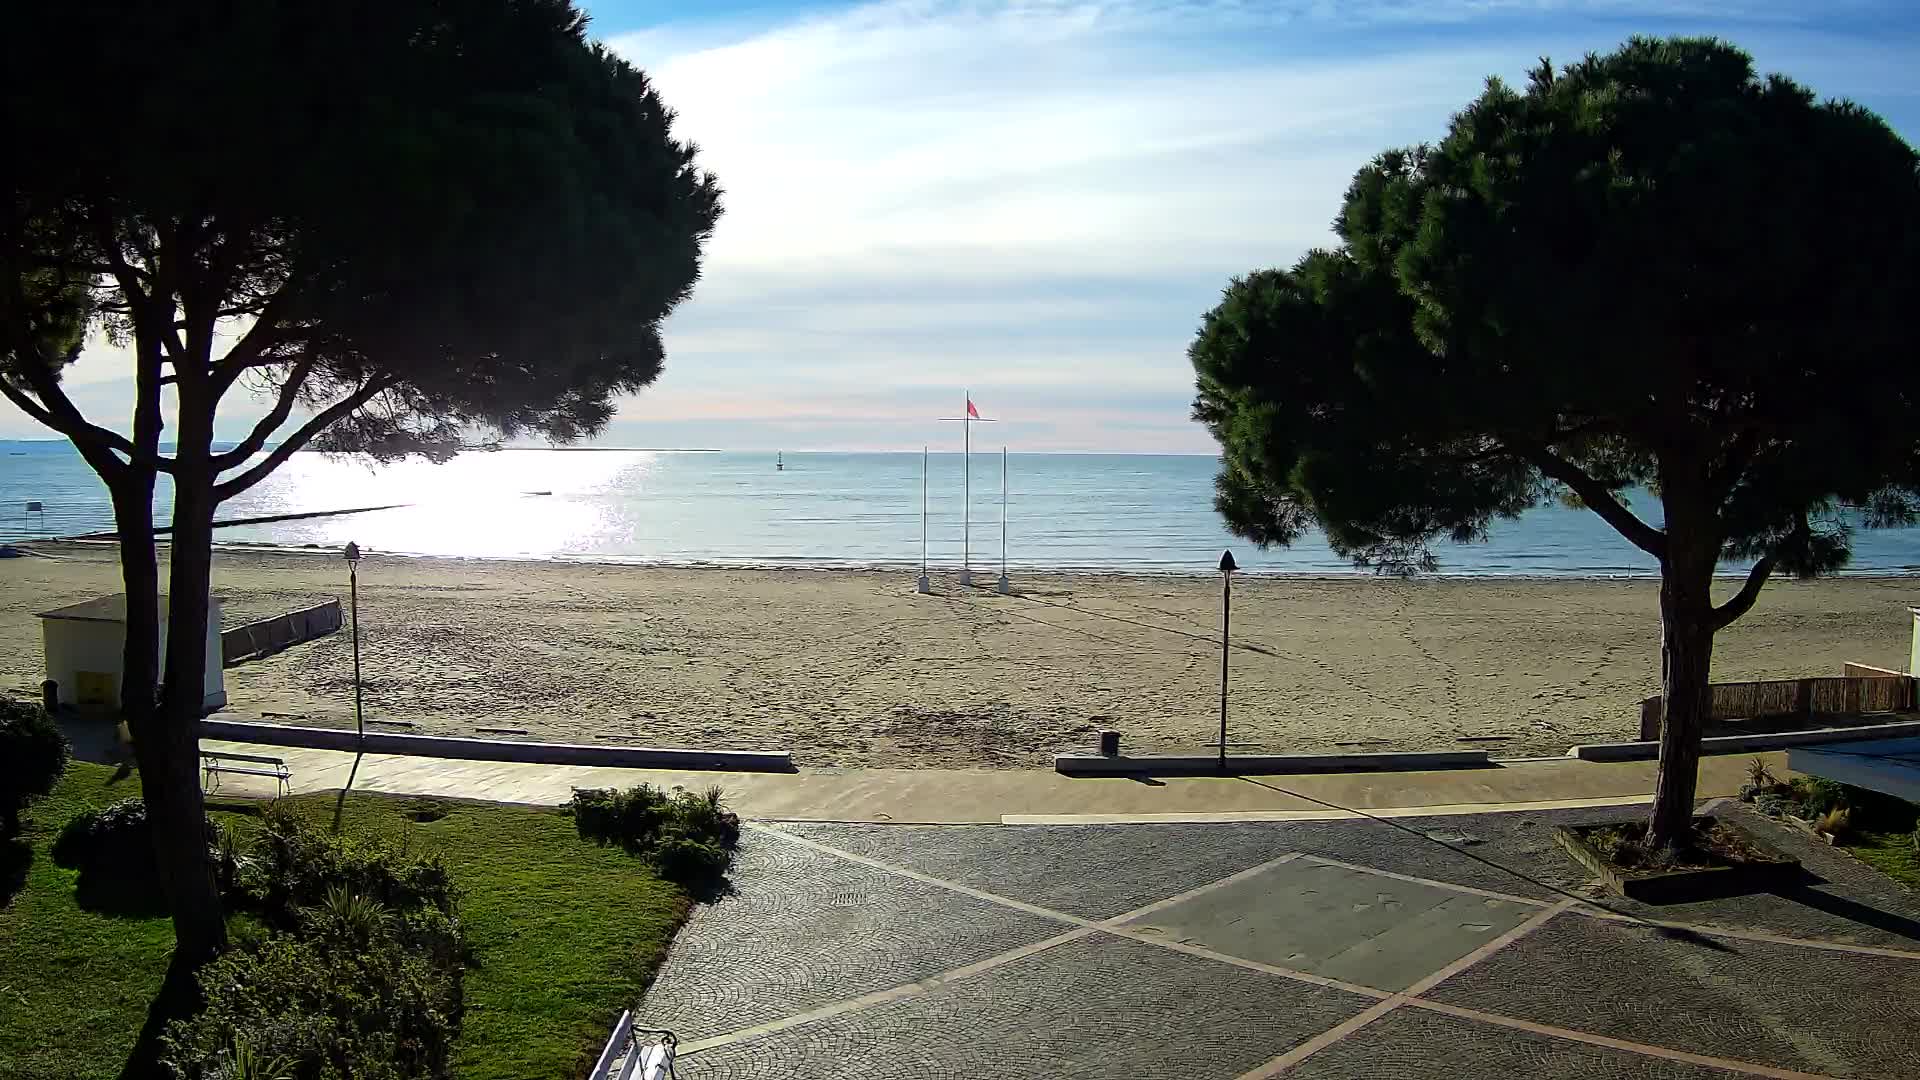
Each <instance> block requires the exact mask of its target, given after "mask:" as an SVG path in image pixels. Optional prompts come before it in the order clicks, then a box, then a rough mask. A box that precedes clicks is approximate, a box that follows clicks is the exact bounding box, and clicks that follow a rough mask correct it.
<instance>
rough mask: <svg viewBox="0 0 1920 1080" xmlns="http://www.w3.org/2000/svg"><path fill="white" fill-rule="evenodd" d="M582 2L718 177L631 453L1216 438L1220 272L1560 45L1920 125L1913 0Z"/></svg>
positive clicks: (1312, 240)
mask: <svg viewBox="0 0 1920 1080" xmlns="http://www.w3.org/2000/svg"><path fill="white" fill-rule="evenodd" d="M594 9H595V11H594V13H595V17H596V19H595V23H594V31H595V32H596V33H597V34H600V35H601V36H603V37H605V38H606V39H607V40H608V41H609V43H610V44H611V46H612V47H613V48H615V49H616V50H618V51H619V52H621V53H622V54H623V55H625V56H627V57H628V58H630V59H632V60H633V61H635V62H636V63H638V64H640V65H641V66H642V67H644V68H645V69H646V70H647V71H648V72H649V73H650V74H651V75H652V76H653V78H654V79H655V81H656V83H657V84H658V85H659V87H660V89H661V91H662V93H663V94H664V96H665V97H666V99H667V100H668V102H669V103H670V104H671V105H673V106H674V107H675V108H676V109H677V110H678V111H679V114H680V120H679V125H678V130H679V131H680V133H681V134H682V135H683V136H685V137H688V138H691V139H694V140H696V141H697V142H698V143H699V144H700V145H701V147H702V160H703V162H704V163H705V164H706V165H707V166H708V167H710V168H712V169H714V170H715V171H716V172H717V173H718V174H719V175H720V178H721V181H722V183H723V184H724V185H725V186H726V189H727V206H728V213H727V216H726V217H725V219H724V220H723V221H722V222H721V225H720V229H719V231H718V233H717V234H716V236H715V237H714V240H713V243H712V247H711V249H710V253H709V258H708V261H707V265H706V271H705V276H704V279H703V281H702V282H701V284H700V286H699V289H698V291H697V292H696V294H695V296H694V298H693V299H692V300H691V301H690V302H689V303H688V304H686V305H685V306H684V307H683V308H682V309H681V310H680V311H679V312H678V313H676V315H675V316H674V318H673V321H672V323H671V324H670V327H669V333H668V342H667V343H668V350H669V354H668V366H667V373H666V374H665V375H664V376H663V377H662V379H661V380H660V382H659V383H658V384H657V385H656V386H655V387H653V388H651V389H650V390H649V391H647V392H646V393H645V394H643V395H641V396H640V397H637V398H635V399H633V400H631V401H629V402H628V403H626V405H625V407H624V408H623V409H622V412H621V419H620V420H619V421H616V426H615V429H614V430H613V431H612V432H611V433H610V435H609V440H610V441H618V442H625V443H636V444H649V445H659V444H663V443H668V442H679V443H684V444H693V445H708V446H714V445H720V446H736V447H761V448H768V449H771V448H774V447H785V448H787V449H800V448H804V447H815V448H832V447H847V448H878V447H888V446H894V447H905V446H918V445H919V444H921V443H922V442H925V441H928V440H930V439H932V440H939V439H941V438H944V437H948V436H947V435H946V434H943V432H942V430H941V428H940V427H939V426H938V425H936V424H935V423H933V418H934V417H936V416H941V415H950V414H951V413H952V410H953V409H954V408H955V407H956V405H955V402H956V400H957V396H958V393H959V391H960V389H961V388H962V387H971V388H972V390H973V391H974V394H975V396H976V398H978V399H979V400H981V401H982V402H983V403H984V404H987V405H988V406H989V408H990V409H991V410H992V411H993V412H995V413H997V414H999V415H1002V416H1003V417H1005V419H1006V421H1007V422H1006V423H1005V424H1004V425H1003V427H1002V429H1001V433H1003V434H1004V435H1005V437H1006V440H1007V441H1009V442H1011V443H1013V444H1014V445H1015V446H1016V447H1018V448H1024V449H1104V450H1182V451H1205V450H1208V449H1210V448H1211V443H1210V441H1209V440H1208V439H1207V437H1206V435H1205V433H1204V432H1202V431H1201V430H1200V429H1198V428H1197V427H1195V426H1194V425H1193V424H1191V423H1190V422H1189V421H1188V420H1187V419H1186V409H1187V401H1188V399H1189V398H1190V396H1191V377H1190V372H1189V371H1188V369H1187V366H1186V362H1185V357H1184V350H1185V346H1186V343H1187V341H1188V339H1189V337H1190V335H1191V333H1192V331H1193V328H1194V326H1195V324H1196V322H1197V320H1198V317H1199V315H1200V313H1201V312H1202V311H1204V310H1205V309H1206V308H1207V307H1208V306H1210V305H1211V304H1212V303H1213V302H1214V300H1215V298H1216V297H1217V296H1218V293H1219V290H1220V288H1221V287H1222V286H1223V285H1224V284H1225V283H1226V281H1227V279H1228V278H1229V277H1230V276H1231V275H1234V274H1237V273H1241V272H1244V271H1246V270H1248V269H1251V268H1254V267H1258V266H1265V265H1273V264H1278V263H1285V262H1289V261H1291V260H1292V259H1294V258H1295V257H1297V256H1298V254H1299V253H1300V252H1301V251H1303V250H1304V249H1306V248H1308V247H1311V246H1313V245H1316V244H1320V243H1324V242H1326V241H1327V240H1328V239H1329V238H1330V231H1329V228H1328V222H1329V221H1330V220H1331V219H1332V217H1333V215H1334V213H1335V211H1336V209H1337V207H1338V203H1339V200H1340V196H1341V194H1342V192H1343V191H1344V189H1345V186H1346V183H1347V180H1348V178H1349V177H1350V176H1351V175H1352V173H1353V170H1354V169H1355V168H1357V167H1358V166H1359V165H1361V164H1362V163H1364V162H1365V161H1366V160H1367V159H1368V158H1369V157H1371V156H1372V155H1373V154H1375V153H1377V152H1379V151H1380V150H1382V149H1384V148H1386V147H1389V146H1394V145H1401V144H1405V143H1410V142H1416V141H1420V140H1424V139H1431V138H1434V137H1436V136H1437V135H1438V134H1439V133H1440V132H1441V130H1442V129H1443V126H1444V124H1445V122H1446V118H1447V116H1448V115H1449V114H1450V113H1451V112H1452V111H1453V110H1455V109H1457V108H1458V107H1459V106H1460V105H1461V104H1463V103H1464V102H1465V101H1467V100H1468V99H1469V98H1471V97H1472V96H1473V94H1474V93H1476V92H1477V91H1478V89H1479V87H1480V85H1481V83H1482V81H1483V80H1484V78H1485V77H1486V76H1487V75H1489V74H1493V73H1499V74H1502V75H1507V76H1516V75H1518V74H1520V73H1521V72H1522V71H1524V70H1525V69H1526V68H1527V67H1528V66H1530V65H1531V64H1532V62H1533V61H1534V60H1535V58H1536V57H1538V56H1540V55H1543V54H1546V55H1552V56H1554V57H1555V58H1558V59H1568V58H1572V57H1573V56H1575V55H1577V54H1579V53H1581V52H1584V51H1588V50H1593V49H1604V48H1608V47H1611V46H1612V45H1615V44H1617V43H1618V42H1619V41H1620V40H1622V39H1623V38H1625V37H1626V36H1628V35H1629V34H1632V33H1636V32H1644V33H1675V32H1686V33H1716V34H1720V35H1722V36H1725V37H1729V38H1731V39H1733V40H1735V41H1738V42H1740V43H1741V44H1743V45H1746V46H1747V47H1748V48H1750V49H1752V50H1753V51H1754V52H1755V53H1756V55H1757V57H1758V59H1759V60H1760V62H1761V64H1762V66H1764V67H1767V68H1770V69H1778V70H1784V71H1786V72H1788V73H1790V74H1793V75H1795V76H1796V77H1799V78H1801V79H1802V80H1803V81H1806V82H1807V83H1809V84H1810V85H1812V86H1814V87H1815V88H1816V89H1818V90H1819V91H1820V92H1822V93H1824V94H1830V95H1845V96H1852V97H1856V98H1858V99H1860V100H1862V101H1864V102H1865V103H1866V104H1868V105H1870V106H1872V107H1874V108H1876V109H1879V110H1880V111H1882V113H1883V114H1884V115H1886V116H1888V117H1889V119H1891V120H1892V121H1893V122H1894V123H1895V124H1896V126H1899V127H1901V128H1902V129H1903V130H1907V131H1909V132H1913V131H1914V130H1916V128H1920V75H1916V74H1915V72H1914V69H1913V66H1912V64H1911V57H1912V55H1913V54H1914V48H1915V45H1916V40H1920V17H1917V16H1916V15H1915V14H1914V13H1913V12H1912V11H1911V10H1909V8H1908V7H1907V6H1905V5H1902V4H1899V3H1894V2H1867V0H1842V2H1841V3H1837V4H1827V5H1820V6H1818V7H1817V8H1816V7H1814V6H1810V5H1806V4H1804V3H1800V2H1797V0H1725V2H1722V0H1683V2H1682V3H1680V4H1675V3H1671V2H1667V0H1600V2H1584V3H1572V2H1555V0H1358V2H1340V0H1291V2H1289V0H1281V2H1277V3H1261V2H1254V0H1245V2H1230V0H1220V2H1150V0H1059V2H1053V0H1024V2H1000V3H993V2H972V3H947V2H930V0H901V2H891V3H875V4H864V5H859V6H838V7H830V8H813V9H807V10H802V11H795V12H787V13H782V12H781V11H779V10H778V9H776V8H766V7H753V8H750V9H748V10H745V11H742V12H736V13H734V14H731V15H727V16H723V17H706V16H704V15H695V16H693V17H692V18H690V19H686V20H682V21H676V22H666V23H659V22H651V23H650V22H649V20H648V19H647V18H646V17H644V16H639V15H636V14H633V13H631V12H629V11H627V10H625V9H624V8H623V6H622V4H621V2H620V0H602V2H601V3H598V4H595V5H594ZM109 367H110V364H109V365H107V366H103V367H97V368H94V369H91V370H93V371H105V370H108V368H109ZM89 377H90V378H91V376H89ZM111 389H112V384H111V383H110V382H102V383H100V384H99V385H98V387H97V388H96V389H95V390H94V391H90V392H91V393H95V394H106V393H108V392H110V391H111ZM249 419H250V416H247V415H244V413H243V412H239V411H237V412H236V413H235V414H234V416H233V422H234V425H235V426H240V427H244V423H243V422H244V421H246V420H249ZM16 421H17V422H16ZM24 423H25V421H24V418H20V417H18V416H17V415H16V416H13V417H11V418H9V417H8V416H7V415H6V414H4V413H0V432H5V431H16V430H18V429H19V427H20V426H21V425H22V424H24ZM997 437H998V435H996V438H997Z"/></svg>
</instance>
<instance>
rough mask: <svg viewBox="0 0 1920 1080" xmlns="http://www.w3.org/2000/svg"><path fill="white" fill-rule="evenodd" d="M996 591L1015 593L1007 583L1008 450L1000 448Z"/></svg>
mask: <svg viewBox="0 0 1920 1080" xmlns="http://www.w3.org/2000/svg"><path fill="white" fill-rule="evenodd" d="M996 591H998V592H999V593H1001V594H1002V595H1005V594H1007V593H1010V592H1012V591H1013V586H1012V584H1011V583H1010V582H1008V581H1007V448H1006V447H1005V446H1002V447H1000V584H999V585H998V586H997V587H996Z"/></svg>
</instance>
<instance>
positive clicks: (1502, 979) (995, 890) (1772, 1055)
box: [635, 805, 1920, 1080]
mask: <svg viewBox="0 0 1920 1080" xmlns="http://www.w3.org/2000/svg"><path fill="white" fill-rule="evenodd" d="M1718 812H1721V813H1725V814H1727V815H1730V816H1732V817H1735V818H1737V819H1739V820H1740V824H1741V825H1742V826H1743V827H1746V828H1751V829H1754V830H1757V831H1760V832H1763V833H1766V834H1767V835H1768V836H1769V838H1770V839H1772V840H1773V841H1774V842H1776V843H1778V844H1779V845H1780V846H1782V847H1785V848H1787V849H1788V850H1790V851H1792V852H1793V853H1794V854H1795V855H1798V856H1799V857H1800V858H1801V859H1802V860H1803V862H1804V863H1805V865H1806V866H1807V868H1808V869H1809V870H1810V871H1811V873H1810V874H1809V875H1808V878H1807V880H1806V881H1805V882H1803V883H1801V884H1799V885H1796V886H1793V887H1791V888H1785V889H1782V890H1781V891H1779V892H1777V893H1767V894H1760V895H1754V896H1745V897H1736V898H1730V899H1726V900H1718V901H1709V902H1702V903H1693V904H1683V905H1671V906H1667V907H1663V908H1649V907H1646V906H1644V905H1640V904H1635V903H1632V902H1630V901H1622V900H1618V899H1615V898H1611V897H1607V896H1605V895H1604V894H1602V893H1600V892H1598V891H1597V890H1594V889H1593V888H1591V887H1590V886H1589V885H1588V883H1587V880H1586V876H1585V871H1584V869H1582V868H1581V867H1579V866H1578V865H1576V864H1575V863H1574V862H1573V861H1572V860H1571V859H1570V858H1568V857H1567V856H1566V855H1565V854H1564V853H1563V852H1561V851H1559V850H1558V848H1557V847H1556V846H1555V845H1554V843H1553V841H1552V839H1551V835H1550V830H1549V826H1550V825H1551V824H1553V823H1556V822H1565V821H1572V820H1583V819H1584V820H1591V819H1593V818H1594V817H1596V816H1599V817H1605V816H1607V814H1608V811H1604V810H1584V811H1583V810H1571V811H1567V810H1563V811H1548V812H1544V813H1539V814H1516V813H1501V814H1481V815H1457V816H1445V817H1427V818H1421V819H1418V820H1412V821H1404V822H1380V821H1254V822H1239V823H1230V824H1162V825H1092V826H1078V827H1058V826H1054V827H1048V826H950V825H948V826H941V825H923V826H915V825H889V826H880V825H871V824H849V823H825V822H786V823H781V824H779V825H770V824H759V825H755V826H753V827H752V828H751V829H750V830H749V833H748V836H747V838H746V840H745V841H744V843H743V845H742V848H741V851H740V858H739V860H738V862H736V864H735V867H734V870H733V873H732V874H731V875H730V877H731V881H732V884H733V889H732V892H731V893H730V894H729V895H728V896H726V897H725V898H723V899H721V900H719V901H718V902H717V903H714V904H710V905H701V906H700V907H698V908H697V909H696V910H695V912H694V915H693V917H692V919H691V920H690V921H689V922H688V923H687V925H686V927H684V928H683V929H682V930H681V932H680V935H679V937H678V939H677V940H676V941H675V943H674V947H673V952H672V954H671V955H670V956H669V957H668V960H667V963H666V965H665V966H664V967H663V968H662V970H661V972H660V975H659V978H658V980H657V981H656V982H655V983H654V985H653V987H652V989H651V990H650V991H649V993H648V995H647V998H646V1000H645V1002H644V1003H643V1004H642V1006H641V1007H640V1009H639V1010H638V1011H637V1012H636V1014H635V1017H636V1023H637V1024H638V1025H640V1026H642V1027H648V1028H659V1029H668V1030H671V1031H673V1032H674V1033H675V1034H676V1035H677V1036H678V1037H679V1039H680V1046H681V1051H682V1057H681V1060H680V1061H679V1063H678V1073H677V1074H678V1075H679V1076H681V1077H685V1078H689V1080H701V1078H705V1080H758V1078H760V1077H766V1078H768V1080H774V1078H787V1077H798V1076H833V1077H841V1078H845V1080H921V1078H924V1080H946V1078H963V1077H964V1078H967V1080H1027V1078H1030V1077H1041V1076H1045V1077H1075V1078H1081V1080H1109V1078H1110V1080H1142V1078H1163V1080H1257V1078H1265V1077H1274V1076H1282V1075H1284V1076H1288V1077H1305V1078H1310V1080H1435V1078H1440V1077H1444V1078H1447V1080H1510V1078H1513V1077H1553V1078H1562V1080H1574V1078H1585V1077H1612V1078H1616V1080H1730V1078H1732V1077H1738V1076H1763V1077H1776V1078H1780V1077H1817V1076H1835V1077H1883V1078H1892V1077H1912V1076H1920V1041H1916V1040H1915V1038H1914V1037H1913V1033H1914V1032H1915V1031H1916V1030H1920V996H1916V994H1915V993H1914V991H1915V989H1916V988H1920V902H1917V901H1920V898H1916V897H1915V896H1914V895H1913V894H1912V893H1911V892H1908V891H1906V890H1902V889H1900V888H1899V887H1898V886H1896V885H1894V884H1893V883H1892V882H1891V881H1888V880H1887V879H1885V878H1884V877H1880V876H1879V875H1878V874H1877V873H1876V872H1875V871H1873V870H1871V869H1869V868H1867V867H1865V866H1864V865H1862V864H1860V863H1858V862H1855V861H1853V860H1851V859H1850V858H1848V857H1847V856H1846V855H1844V854H1842V853H1840V852H1837V851H1834V850H1833V849H1831V848H1827V847H1825V846H1824V845H1815V844H1812V843H1811V842H1809V841H1808V840H1807V839H1806V838H1804V837H1802V836H1800V834H1797V833H1794V832H1792V831H1790V830H1787V829H1785V828H1783V827H1781V826H1778V825H1776V824H1773V823H1770V822H1767V821H1765V820H1763V819H1760V818H1758V817H1757V816H1754V815H1752V814H1751V813H1750V812H1748V811H1746V810H1744V809H1742V808H1739V807H1737V805H1734V806H1727V807H1724V808H1723V809H1721V810H1720V811H1718ZM1614 813H1615V814H1617V811H1615V812H1614Z"/></svg>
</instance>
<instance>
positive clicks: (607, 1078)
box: [587, 1010, 677, 1080]
mask: <svg viewBox="0 0 1920 1080" xmlns="http://www.w3.org/2000/svg"><path fill="white" fill-rule="evenodd" d="M676 1044H677V1040H676V1039H675V1038H674V1037H673V1032H671V1031H654V1030H649V1029H647V1028H638V1027H634V1026H633V1012H632V1010H628V1011H626V1012H623V1013H621V1014H620V1022H619V1023H617V1024H615V1025H614V1026H613V1036H612V1037H611V1038H609V1039H608V1040H607V1046H606V1049H604V1050H602V1051H600V1060H599V1061H597V1062H595V1063H594V1066H593V1071H592V1072H589V1073H588V1074H587V1080H669V1078H670V1077H672V1076H674V1075H676V1074H675V1073H674V1071H673V1053H674V1048H675V1046H676Z"/></svg>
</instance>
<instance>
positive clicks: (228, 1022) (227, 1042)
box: [162, 905, 464, 1080]
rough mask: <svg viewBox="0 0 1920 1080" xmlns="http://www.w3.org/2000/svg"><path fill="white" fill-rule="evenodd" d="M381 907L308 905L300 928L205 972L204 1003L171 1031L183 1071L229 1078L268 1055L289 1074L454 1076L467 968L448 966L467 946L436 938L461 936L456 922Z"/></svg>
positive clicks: (196, 1077)
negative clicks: (351, 909)
mask: <svg viewBox="0 0 1920 1080" xmlns="http://www.w3.org/2000/svg"><path fill="white" fill-rule="evenodd" d="M372 910H375V911H377V912H378V915H377V917H374V918H366V919H355V918H352V917H349V916H348V915H346V914H345V913H342V912H340V911H338V910H332V908H331V906H330V907H323V908H316V909H312V910H309V911H308V912H307V913H306V915H307V918H306V920H305V925H304V926H303V927H302V929H301V931H300V932H299V933H297V934H295V933H275V934H269V935H267V936H266V937H265V938H263V939H261V940H260V941H258V942H255V943H252V944H249V945H244V946H242V947H240V948H236V949H232V950H229V951H228V952H227V953H226V954H224V955H222V956H221V957H220V958H219V959H218V960H216V961H214V962H213V963H212V964H211V965H209V966H208V967H207V968H206V969H204V970H203V971H202V972H201V974H200V987H201V992H202V994H203V996H204V998H205V1005H204V1007H203V1008H202V1009H201V1011H200V1012H199V1013H197V1014H195V1015H194V1016H193V1017H192V1018H190V1019H187V1020H183V1021H175V1022H174V1023H173V1024H172V1025H170V1026H169V1027H168V1029H167V1033H166V1035H165V1037H164V1042H165V1046H166V1049H165V1051H164V1053H163V1054H162V1059H163V1060H164V1061H165V1063H166V1065H167V1067H168V1068H169V1069H170V1070H171V1071H172V1073H173V1075H174V1076H175V1077H178V1078H181V1080H214V1078H221V1080H225V1078H228V1077H231V1076H233V1075H235V1072H236V1069H237V1068H240V1067H242V1065H243V1061H244V1062H246V1063H252V1062H259V1061H269V1062H272V1063H273V1064H274V1065H275V1066H276V1070H277V1071H276V1073H275V1075H277V1076H279V1077H284V1078H287V1080H347V1078H352V1080H416V1078H423V1077H430V1078H435V1080H438V1078H442V1077H447V1076H450V1075H451V1071H452V1062H453V1047H454V1041H455V1039H456V1038H457V1037H458V1035H459V1032H460V1020H461V1016H462V1013H463V1012H464V1005H463V1002H462V998H461V985H460V983H461V975H462V968H461V965H460V964H459V963H458V962H454V963H447V962H446V960H448V959H449V958H450V957H451V956H452V955H453V953H456V952H457V951H458V950H457V949H456V950H453V951H452V952H449V951H448V950H446V949H444V948H437V947H435V946H434V945H433V944H432V942H433V941H439V942H444V941H445V940H447V939H448V938H449V937H457V934H456V933H454V932H453V931H452V930H451V919H450V917H449V916H447V915H446V914H445V913H443V912H440V911H438V910H437V909H433V908H424V909H421V910H419V911H415V912H412V913H410V914H408V915H405V916H397V915H394V914H393V913H389V912H386V911H385V910H384V909H380V908H378V906H377V905H376V906H375V908H374V909H372ZM363 914H364V912H363Z"/></svg>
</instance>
